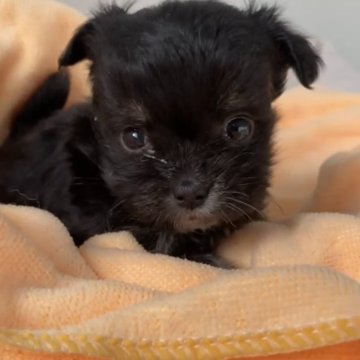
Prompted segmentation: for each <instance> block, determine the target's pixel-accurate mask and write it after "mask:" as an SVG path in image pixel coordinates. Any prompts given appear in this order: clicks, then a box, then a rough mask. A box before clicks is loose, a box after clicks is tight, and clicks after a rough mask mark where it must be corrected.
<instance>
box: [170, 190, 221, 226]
mask: <svg viewBox="0 0 360 360" xmlns="http://www.w3.org/2000/svg"><path fill="white" fill-rule="evenodd" d="M217 197H218V196H217V194H216V192H212V193H210V194H209V196H208V198H207V199H206V201H205V202H204V204H203V205H202V206H200V207H197V208H194V209H185V208H180V207H178V206H174V204H172V205H173V206H171V207H172V210H173V211H171V213H172V216H171V220H172V223H173V227H174V229H175V230H176V231H178V232H180V233H188V232H193V231H197V230H202V231H203V230H207V229H210V228H212V227H214V226H216V225H218V224H219V223H220V222H221V216H220V215H219V214H217V211H216V209H217V200H218V199H217Z"/></svg>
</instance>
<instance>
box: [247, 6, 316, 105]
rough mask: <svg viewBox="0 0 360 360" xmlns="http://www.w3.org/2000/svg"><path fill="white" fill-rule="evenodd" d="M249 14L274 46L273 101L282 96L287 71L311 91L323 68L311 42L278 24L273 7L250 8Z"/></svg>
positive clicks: (283, 24)
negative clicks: (291, 71)
mask: <svg viewBox="0 0 360 360" xmlns="http://www.w3.org/2000/svg"><path fill="white" fill-rule="evenodd" d="M249 13H250V15H252V16H253V18H255V20H256V23H257V26H258V27H260V28H262V29H263V30H264V31H265V32H267V33H268V34H269V35H270V37H271V39H272V41H273V44H274V49H275V56H274V58H275V59H276V60H275V64H274V65H275V66H274V74H273V88H274V89H273V90H274V98H276V97H277V96H279V95H280V94H281V93H282V91H283V88H284V83H285V80H286V75H287V71H288V69H289V68H292V69H293V70H294V72H295V74H296V76H297V78H298V80H299V81H300V83H301V84H302V85H303V86H304V87H306V88H308V89H310V88H311V85H312V84H313V83H314V81H315V80H316V79H317V77H318V75H319V72H320V68H321V66H322V65H323V62H322V60H321V58H320V56H319V54H318V52H317V50H316V49H315V48H314V46H313V45H312V44H311V43H310V41H309V40H308V39H307V38H306V37H305V36H303V35H301V34H300V33H297V32H295V31H293V30H292V29H291V28H290V27H289V26H288V25H287V24H286V23H284V22H282V21H281V19H280V15H279V9H278V8H277V7H276V6H274V7H267V6H261V7H260V8H258V7H257V6H256V5H251V6H250V8H249Z"/></svg>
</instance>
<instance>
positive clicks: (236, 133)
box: [225, 117, 254, 141]
mask: <svg viewBox="0 0 360 360" xmlns="http://www.w3.org/2000/svg"><path fill="white" fill-rule="evenodd" d="M253 129H254V123H253V122H252V120H250V119H248V118H245V117H237V118H233V119H231V120H230V121H229V122H228V123H227V124H226V128H225V133H226V136H227V137H229V138H230V139H232V140H235V141H243V140H246V139H248V138H249V137H250V136H251V135H252V133H253Z"/></svg>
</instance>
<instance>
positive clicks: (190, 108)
mask: <svg viewBox="0 0 360 360" xmlns="http://www.w3.org/2000/svg"><path fill="white" fill-rule="evenodd" d="M84 59H89V60H90V61H91V68H90V73H91V80H92V85H93V99H92V101H91V102H89V103H88V104H82V105H79V106H77V107H74V108H72V109H70V110H68V111H61V112H58V113H56V114H54V115H52V116H50V115H51V112H54V111H55V110H56V109H60V108H61V107H62V106H63V104H64V102H65V100H66V96H67V91H68V86H69V84H68V79H67V76H66V75H65V74H64V73H63V72H61V73H59V74H56V75H54V76H52V77H51V78H50V79H49V80H48V81H47V82H46V83H45V84H44V85H43V87H42V88H41V89H40V90H39V91H38V92H37V93H36V94H35V95H34V97H33V98H32V99H31V100H30V102H29V103H28V104H27V106H26V107H25V108H24V110H23V112H22V113H21V114H20V115H19V117H18V119H17V121H16V122H15V125H14V128H13V131H12V133H11V135H10V137H9V139H8V141H7V142H6V144H5V145H4V146H3V147H2V149H1V150H0V201H2V202H6V203H17V204H26V205H33V206H37V207H40V208H43V209H46V210H49V211H51V212H52V213H54V214H55V215H57V216H58V217H59V218H60V219H61V220H62V221H63V222H64V223H65V225H66V226H67V227H68V229H69V230H70V233H71V234H72V236H73V237H74V240H75V242H76V244H78V245H79V244H81V243H82V242H83V241H84V240H85V239H86V238H88V237H89V236H91V235H94V234H100V233H103V232H106V231H116V230H130V231H131V232H132V233H133V234H134V235H135V236H136V237H137V239H138V240H139V241H140V243H141V244H142V245H143V246H144V247H145V248H146V249H148V250H150V251H154V252H160V253H164V254H169V255H173V256H179V257H184V258H188V259H192V260H196V261H200V262H205V263H209V264H213V265H222V263H221V261H219V260H217V259H216V257H215V256H213V250H214V248H215V247H216V245H217V244H218V241H219V240H220V239H221V238H222V237H223V236H224V233H225V232H226V231H227V230H229V231H231V230H234V229H237V228H239V227H241V226H242V225H244V224H245V223H248V222H249V221H251V220H253V219H257V218H259V216H260V214H261V210H262V209H263V207H264V201H265V198H266V193H267V187H268V184H269V172H270V166H271V157H272V148H271V143H272V140H271V139H272V133H273V128H274V123H275V118H276V117H275V114H274V112H273V110H272V108H271V104H272V102H273V100H274V99H275V98H277V97H278V96H279V95H280V94H281V93H282V92H283V89H284V83H285V80H286V75H287V71H288V69H289V68H292V69H293V70H294V71H295V73H296V75H297V77H298V79H299V80H300V82H301V83H302V84H303V85H304V86H305V87H310V85H311V83H312V82H313V81H314V80H315V79H316V78H317V75H318V71H319V66H320V64H321V60H320V58H319V56H318V55H317V53H316V51H315V50H314V49H313V48H312V46H311V45H310V43H309V42H308V41H307V40H306V39H305V38H304V37H302V36H301V35H299V34H297V33H295V32H294V31H292V30H291V29H290V28H289V27H288V26H287V25H286V24H284V23H283V22H282V21H281V20H280V19H279V16H278V13H277V10H276V9H275V8H268V7H260V8H256V7H250V8H247V9H245V10H239V9H237V8H234V7H231V6H229V5H225V4H222V3H220V2H215V1H187V2H178V1H173V2H166V3H164V4H162V5H160V6H157V7H152V8H147V9H143V10H141V11H138V12H136V13H135V14H129V13H127V11H125V10H124V9H122V8H120V7H118V6H115V5H112V6H109V7H104V8H102V9H101V10H100V11H99V12H98V13H97V14H96V16H95V17H94V18H93V19H91V20H89V21H88V22H87V23H86V24H85V25H83V26H82V27H81V28H80V29H79V30H78V31H77V33H76V34H75V35H74V37H73V39H72V40H71V42H70V43H69V45H68V47H67V48H66V49H65V51H64V53H63V55H62V56H61V59H60V65H61V66H62V67H64V66H68V65H72V64H75V63H77V62H79V61H81V60H84ZM49 116H50V117H49Z"/></svg>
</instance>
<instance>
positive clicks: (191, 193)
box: [173, 178, 209, 209]
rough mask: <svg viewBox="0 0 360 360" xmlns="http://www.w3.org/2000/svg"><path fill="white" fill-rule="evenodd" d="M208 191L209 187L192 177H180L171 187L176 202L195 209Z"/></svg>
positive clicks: (201, 202) (202, 201)
mask: <svg viewBox="0 0 360 360" xmlns="http://www.w3.org/2000/svg"><path fill="white" fill-rule="evenodd" d="M208 193H209V189H208V188H207V187H206V186H204V185H203V184H201V183H200V182H198V181H196V180H192V179H188V178H185V179H180V180H179V181H178V182H177V183H176V184H175V185H174V187H173V194H174V197H175V199H176V201H177V203H178V204H179V205H180V206H182V207H185V208H189V209H195V208H197V207H199V206H201V205H202V204H203V203H204V202H205V200H206V198H207V196H208Z"/></svg>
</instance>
